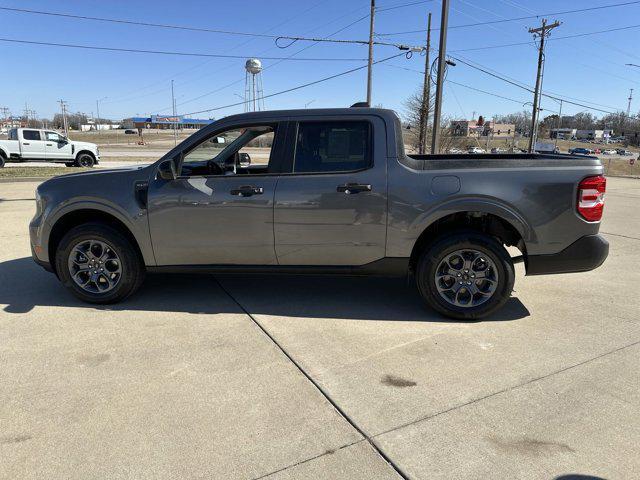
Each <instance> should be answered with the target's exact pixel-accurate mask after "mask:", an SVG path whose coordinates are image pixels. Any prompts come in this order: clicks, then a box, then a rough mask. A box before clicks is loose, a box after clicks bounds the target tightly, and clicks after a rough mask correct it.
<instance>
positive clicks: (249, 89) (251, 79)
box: [244, 58, 264, 112]
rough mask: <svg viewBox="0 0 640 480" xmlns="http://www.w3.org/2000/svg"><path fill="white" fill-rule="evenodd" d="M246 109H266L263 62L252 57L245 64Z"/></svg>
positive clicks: (246, 110) (255, 110)
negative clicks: (263, 87)
mask: <svg viewBox="0 0 640 480" xmlns="http://www.w3.org/2000/svg"><path fill="white" fill-rule="evenodd" d="M244 69H245V70H246V73H245V79H244V101H245V103H244V111H245V112H258V111H260V110H264V99H263V98H262V97H263V96H264V91H263V90H262V62H261V61H260V60H258V59H257V58H250V59H249V60H247V62H246V63H245V64H244Z"/></svg>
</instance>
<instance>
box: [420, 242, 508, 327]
mask: <svg viewBox="0 0 640 480" xmlns="http://www.w3.org/2000/svg"><path fill="white" fill-rule="evenodd" d="M514 281H515V272H514V268H513V262H512V261H511V257H510V256H509V253H508V252H507V251H506V249H505V248H504V247H503V246H502V245H501V244H500V243H499V242H498V241H496V240H495V239H494V238H493V237H491V236H489V235H485V234H482V233H478V232H473V231H465V232H463V231H459V232H455V233H452V234H447V235H444V236H442V237H441V238H439V239H436V240H435V242H433V243H432V244H431V245H430V246H429V247H427V248H426V249H425V251H424V252H423V253H422V255H421V257H420V259H419V261H418V265H417V268H416V283H417V286H418V290H419V292H420V295H421V296H422V298H423V299H424V300H425V302H426V303H427V304H428V305H429V306H430V307H431V308H433V309H434V310H436V311H437V312H439V313H441V314H442V315H445V316H447V317H451V318H455V319H459V320H475V319H480V318H483V317H486V316H488V315H490V314H492V313H494V312H495V311H497V310H498V309H500V308H501V307H502V306H503V305H504V304H505V302H506V301H507V300H508V299H509V296H510V295H511V291H512V290H513V283H514Z"/></svg>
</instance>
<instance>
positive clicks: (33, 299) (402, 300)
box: [0, 257, 529, 322]
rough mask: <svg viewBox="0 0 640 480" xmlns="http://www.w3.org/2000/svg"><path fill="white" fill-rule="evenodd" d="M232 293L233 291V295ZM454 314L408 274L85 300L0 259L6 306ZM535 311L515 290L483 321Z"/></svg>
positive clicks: (363, 315) (255, 279)
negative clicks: (440, 308)
mask: <svg viewBox="0 0 640 480" xmlns="http://www.w3.org/2000/svg"><path fill="white" fill-rule="evenodd" d="M229 296H230V297H231V298H230V297H229ZM236 302H237V303H238V304H239V305H241V306H242V308H244V309H245V310H246V311H247V312H249V313H251V314H256V315H271V316H288V317H305V318H333V319H345V320H385V321H415V322H451V320H450V319H447V318H445V317H442V316H440V315H439V314H437V313H435V312H433V311H432V310H430V309H428V308H427V307H425V306H424V305H423V303H422V301H421V299H420V297H419V296H418V294H417V292H416V290H415V288H414V287H412V286H409V285H407V282H406V280H404V279H388V278H355V277H334V276H295V275H239V274H235V275H216V276H212V275H168V274H162V275H160V274H156V275H149V276H148V277H147V279H146V280H145V283H144V285H143V286H142V288H141V289H140V291H139V292H138V293H136V294H135V295H134V296H132V297H131V298H130V299H127V300H126V301H124V302H122V303H119V304H116V305H106V306H97V305H90V304H86V303H83V302H81V301H79V300H77V299H76V298H75V297H73V296H72V295H71V293H69V292H68V291H67V290H66V289H65V288H64V287H63V286H62V285H61V284H60V282H59V281H58V280H57V278H56V277H55V276H54V275H53V274H50V273H47V272H45V271H44V270H42V268H40V267H39V266H37V265H36V264H35V263H34V262H33V260H32V259H31V258H29V257H25V258H19V259H15V260H8V261H5V262H0V304H1V305H5V306H4V307H0V308H3V310H4V312H5V313H14V314H22V313H28V312H30V311H31V310H33V309H34V308H36V307H76V308H83V309H86V310H89V311H93V312H96V311H105V310H106V311H109V310H112V311H132V312H135V311H145V312H147V311H162V312H176V313H194V314H195V313H197V314H201V313H210V314H214V313H237V312H238V311H239V310H240V308H239V307H238V304H236ZM528 315H529V311H528V310H527V308H526V307H525V306H524V305H523V304H522V303H521V302H520V300H518V299H517V298H516V297H512V298H510V299H509V301H508V302H507V304H506V305H505V307H504V308H503V309H502V310H501V311H499V312H498V313H496V314H495V315H493V316H491V317H490V318H488V319H485V320H483V321H509V320H516V319H521V318H524V317H527V316H528Z"/></svg>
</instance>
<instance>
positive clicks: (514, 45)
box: [451, 24, 640, 52]
mask: <svg viewBox="0 0 640 480" xmlns="http://www.w3.org/2000/svg"><path fill="white" fill-rule="evenodd" d="M633 28H640V24H638V25H628V26H626V27H615V28H608V29H606V30H598V31H595V32H583V33H575V34H573V35H564V36H560V37H553V38H549V39H547V41H551V40H564V39H567V38H578V37H587V36H589V35H598V34H601V33H609V32H618V31H620V30H630V29H633ZM521 45H532V42H531V41H528V42H517V43H505V44H503V45H487V46H485V47H473V48H462V49H457V50H451V51H452V52H473V51H477V50H489V49H493V48H505V47H516V46H521Z"/></svg>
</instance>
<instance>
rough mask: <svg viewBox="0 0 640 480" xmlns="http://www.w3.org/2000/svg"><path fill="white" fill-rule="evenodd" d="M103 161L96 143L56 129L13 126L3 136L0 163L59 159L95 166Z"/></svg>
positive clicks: (68, 164) (68, 165)
mask: <svg viewBox="0 0 640 480" xmlns="http://www.w3.org/2000/svg"><path fill="white" fill-rule="evenodd" d="M99 161H100V151H99V150H98V146H97V145H96V144H95V143H88V142H75V141H71V140H69V139H68V138H67V137H65V136H64V135H61V134H59V133H58V132H54V131H53V130H46V129H45V130H40V129H37V128H12V129H11V130H9V136H8V138H7V140H0V167H4V165H5V163H7V162H57V163H64V164H65V165H67V167H93V166H94V165H96V164H97V163H98V162H99Z"/></svg>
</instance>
